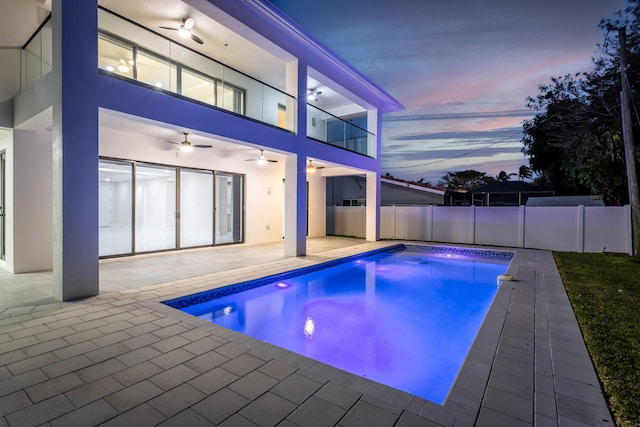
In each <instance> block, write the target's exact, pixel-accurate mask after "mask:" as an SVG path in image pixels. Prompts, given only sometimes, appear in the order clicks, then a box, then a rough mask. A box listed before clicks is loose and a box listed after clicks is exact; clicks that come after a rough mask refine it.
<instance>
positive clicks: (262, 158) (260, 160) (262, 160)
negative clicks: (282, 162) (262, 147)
mask: <svg viewBox="0 0 640 427" xmlns="http://www.w3.org/2000/svg"><path fill="white" fill-rule="evenodd" d="M256 163H258V164H259V165H266V164H267V159H266V158H265V157H264V156H260V157H258V160H257V161H256Z"/></svg>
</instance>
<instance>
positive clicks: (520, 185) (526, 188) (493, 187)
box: [470, 181, 551, 193]
mask: <svg viewBox="0 0 640 427" xmlns="http://www.w3.org/2000/svg"><path fill="white" fill-rule="evenodd" d="M533 192H545V193H550V192H551V191H550V190H545V189H544V188H540V187H538V186H536V185H533V184H531V183H529V182H525V181H503V182H492V183H491V184H486V185H483V186H480V187H478V188H474V189H473V190H471V191H470V193H533Z"/></svg>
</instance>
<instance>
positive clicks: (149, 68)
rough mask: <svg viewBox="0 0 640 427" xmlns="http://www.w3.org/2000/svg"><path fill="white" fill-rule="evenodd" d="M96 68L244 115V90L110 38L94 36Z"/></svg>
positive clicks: (106, 35)
mask: <svg viewBox="0 0 640 427" xmlns="http://www.w3.org/2000/svg"><path fill="white" fill-rule="evenodd" d="M98 67H99V68H100V69H103V70H105V71H108V72H111V73H114V74H117V75H120V76H123V77H127V78H130V79H134V80H137V81H139V82H142V83H146V84H149V85H151V86H155V87H157V88H159V89H165V90H168V91H171V92H174V93H177V94H180V95H183V96H186V97H188V98H191V99H195V100H197V101H200V102H203V103H205V104H209V105H215V106H216V107H220V108H223V109H225V110H229V111H233V112H234V113H238V114H245V102H244V101H245V92H246V91H245V90H244V89H242V88H239V87H236V86H234V85H232V84H230V83H228V82H223V81H222V79H220V78H217V77H214V76H211V75H207V74H205V73H203V72H201V71H199V70H197V69H195V68H192V67H190V66H188V65H186V64H183V63H180V62H176V61H173V60H171V59H169V58H166V57H164V56H162V55H159V54H157V53H155V52H152V51H150V50H148V49H145V48H143V47H140V46H137V45H136V44H134V43H133V42H130V41H128V40H123V39H120V38H118V37H116V36H114V35H110V34H106V33H100V34H99V35H98Z"/></svg>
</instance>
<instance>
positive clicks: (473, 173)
mask: <svg viewBox="0 0 640 427" xmlns="http://www.w3.org/2000/svg"><path fill="white" fill-rule="evenodd" d="M487 178H491V177H487V174H486V172H479V171H477V170H473V169H467V170H465V171H458V172H447V174H446V175H444V176H443V177H442V178H441V180H440V181H439V182H438V187H443V188H446V189H448V190H473V189H474V188H477V187H480V186H481V185H484V184H486V183H487ZM492 179H493V178H492Z"/></svg>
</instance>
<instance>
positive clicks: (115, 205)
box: [98, 160, 133, 256]
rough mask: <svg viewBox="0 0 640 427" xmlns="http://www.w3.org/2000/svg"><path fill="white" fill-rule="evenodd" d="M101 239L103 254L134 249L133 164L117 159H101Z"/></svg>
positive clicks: (101, 252)
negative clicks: (132, 227)
mask: <svg viewBox="0 0 640 427" xmlns="http://www.w3.org/2000/svg"><path fill="white" fill-rule="evenodd" d="M98 171H99V183H98V197H99V212H98V225H99V233H98V237H99V241H100V249H99V254H100V256H109V255H124V254H131V253H132V252H133V245H132V237H133V231H132V229H131V226H132V218H133V165H132V164H131V163H130V162H122V161H117V160H100V162H99V164H98Z"/></svg>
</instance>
